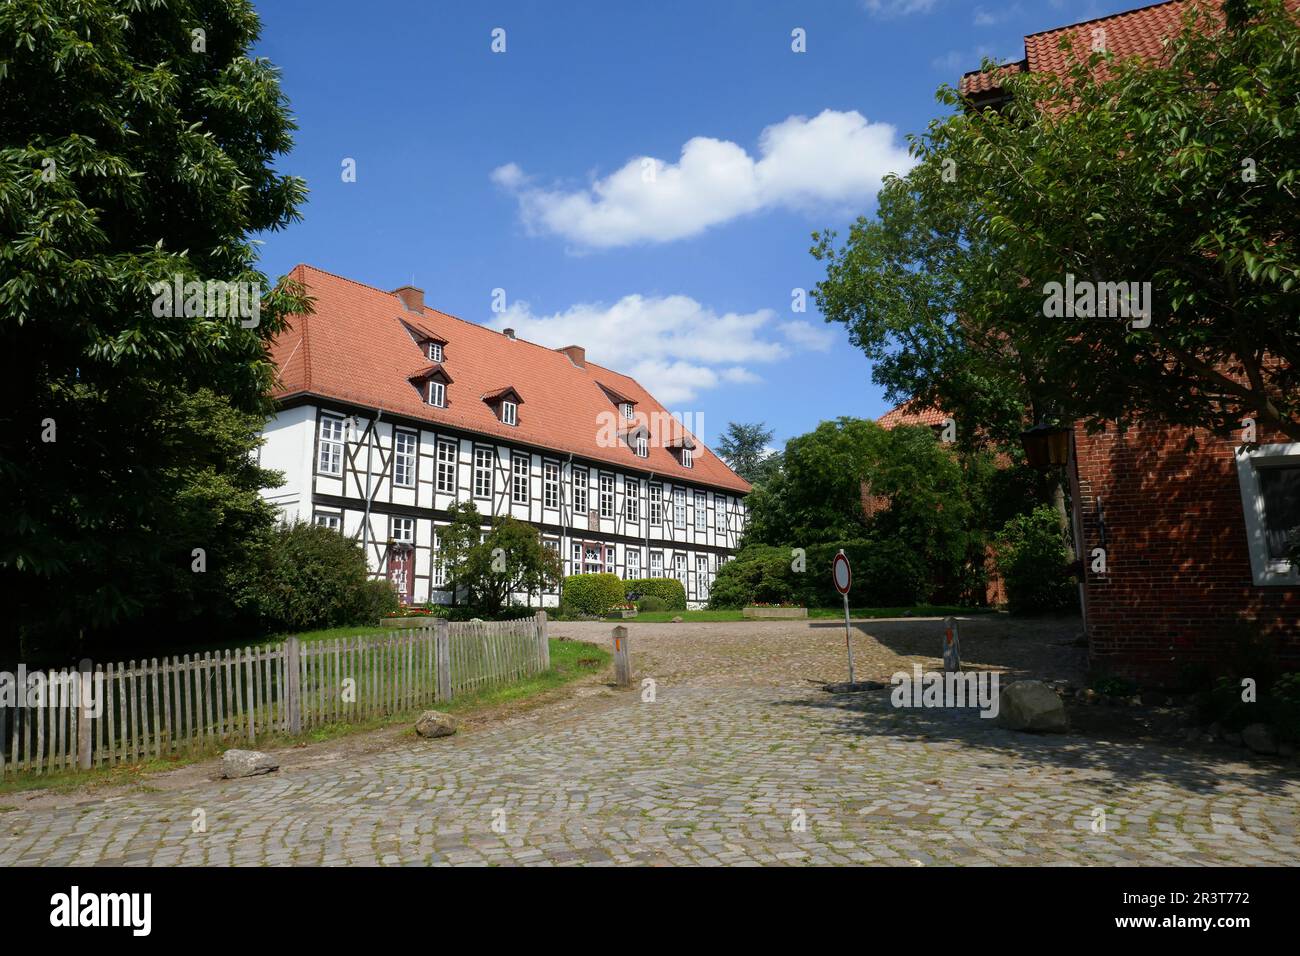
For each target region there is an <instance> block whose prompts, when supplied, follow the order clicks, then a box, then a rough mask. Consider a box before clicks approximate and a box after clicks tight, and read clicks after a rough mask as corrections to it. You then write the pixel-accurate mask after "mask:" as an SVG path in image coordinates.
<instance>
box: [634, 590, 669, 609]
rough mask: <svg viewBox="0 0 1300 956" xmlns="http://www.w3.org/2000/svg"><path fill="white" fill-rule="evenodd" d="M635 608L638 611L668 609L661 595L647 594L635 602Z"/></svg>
mask: <svg viewBox="0 0 1300 956" xmlns="http://www.w3.org/2000/svg"><path fill="white" fill-rule="evenodd" d="M636 609H637V610H638V611H666V610H668V602H667V601H665V600H664V599H663V598H661V597H656V596H655V595H653V594H649V595H647V596H645V597H643V598H642V599H641V600H639V601H637V602H636Z"/></svg>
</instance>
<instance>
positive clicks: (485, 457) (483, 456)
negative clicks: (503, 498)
mask: <svg viewBox="0 0 1300 956" xmlns="http://www.w3.org/2000/svg"><path fill="white" fill-rule="evenodd" d="M496 457H497V456H496V452H494V451H493V450H492V449H491V448H482V447H479V446H475V448H474V488H473V491H474V497H475V498H486V499H488V500H489V501H491V500H492V492H493V490H494V481H493V473H494V472H495V471H496ZM484 461H486V464H484ZM485 475H486V476H487V490H486V491H482V490H481V489H482V488H483V481H482V479H483V477H484V476H485Z"/></svg>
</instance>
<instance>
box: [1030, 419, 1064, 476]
mask: <svg viewBox="0 0 1300 956" xmlns="http://www.w3.org/2000/svg"><path fill="white" fill-rule="evenodd" d="M1020 444H1021V445H1023V446H1024V449H1025V458H1026V460H1027V461H1028V463H1029V467H1031V468H1051V467H1055V468H1061V467H1064V466H1065V465H1066V464H1067V463H1068V462H1069V460H1070V429H1068V428H1064V427H1062V426H1060V425H1045V424H1042V425H1035V426H1034V427H1033V428H1031V429H1029V430H1028V431H1024V432H1021V433H1020Z"/></svg>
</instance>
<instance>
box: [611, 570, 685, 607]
mask: <svg viewBox="0 0 1300 956" xmlns="http://www.w3.org/2000/svg"><path fill="white" fill-rule="evenodd" d="M629 594H640V595H642V596H643V597H657V598H661V599H662V600H663V602H664V604H665V605H667V606H666V607H665V608H664V610H666V611H685V610H686V588H684V587H683V586H682V582H681V581H678V580H677V579H676V578H634V579H633V580H631V581H624V582H623V598H622V599H624V600H625V599H626V598H627V595H629Z"/></svg>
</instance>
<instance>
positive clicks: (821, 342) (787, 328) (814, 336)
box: [781, 321, 835, 352]
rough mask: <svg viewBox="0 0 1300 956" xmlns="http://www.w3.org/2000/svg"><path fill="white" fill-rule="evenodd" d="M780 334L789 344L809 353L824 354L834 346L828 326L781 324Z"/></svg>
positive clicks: (833, 337)
mask: <svg viewBox="0 0 1300 956" xmlns="http://www.w3.org/2000/svg"><path fill="white" fill-rule="evenodd" d="M781 332H782V334H783V335H785V337H786V338H787V339H788V340H789V341H790V343H791V344H793V345H796V346H798V347H799V348H802V349H807V350H808V351H810V352H826V351H829V350H830V347H831V346H832V345H833V344H835V333H834V332H832V331H831V329H830V328H829V327H828V326H825V325H821V326H817V325H813V324H812V323H811V322H803V321H799V322H782V323H781Z"/></svg>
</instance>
